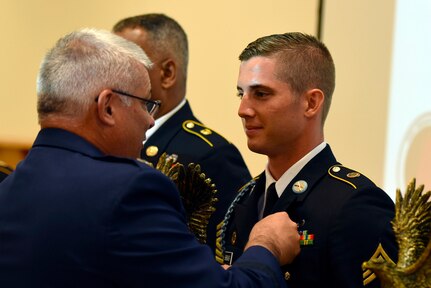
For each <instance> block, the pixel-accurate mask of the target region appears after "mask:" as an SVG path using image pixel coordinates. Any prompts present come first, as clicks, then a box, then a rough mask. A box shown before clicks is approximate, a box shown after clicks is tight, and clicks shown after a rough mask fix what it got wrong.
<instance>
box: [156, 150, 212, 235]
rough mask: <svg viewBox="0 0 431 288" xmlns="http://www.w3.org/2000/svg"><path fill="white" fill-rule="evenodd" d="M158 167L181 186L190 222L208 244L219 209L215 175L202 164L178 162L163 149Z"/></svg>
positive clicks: (191, 227) (181, 194)
mask: <svg viewBox="0 0 431 288" xmlns="http://www.w3.org/2000/svg"><path fill="white" fill-rule="evenodd" d="M156 169H157V170H159V171H161V172H162V173H163V174H165V175H166V176H168V177H169V178H170V179H171V180H172V181H173V182H174V183H175V184H176V185H177V187H178V190H179V191H180V197H181V200H182V203H183V206H184V208H185V211H186V217H187V224H188V227H189V229H190V231H191V232H192V233H193V234H194V235H195V236H196V238H197V239H198V240H199V242H201V243H203V244H205V243H206V239H207V226H208V222H209V218H210V217H211V215H212V214H213V213H214V211H215V210H216V209H215V207H214V205H215V203H216V202H217V201H218V199H217V198H216V193H217V189H216V187H215V184H213V183H211V179H210V178H207V177H206V175H205V173H203V172H202V171H201V167H200V165H199V164H194V163H190V164H189V165H188V166H187V167H184V165H183V164H181V163H178V162H177V157H176V155H167V154H166V153H163V154H162V155H161V156H160V158H159V161H158V163H157V165H156Z"/></svg>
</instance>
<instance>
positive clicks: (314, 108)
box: [305, 89, 325, 117]
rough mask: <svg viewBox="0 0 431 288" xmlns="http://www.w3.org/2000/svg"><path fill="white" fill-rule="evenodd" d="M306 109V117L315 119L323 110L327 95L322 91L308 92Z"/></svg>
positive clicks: (313, 90)
mask: <svg viewBox="0 0 431 288" xmlns="http://www.w3.org/2000/svg"><path fill="white" fill-rule="evenodd" d="M305 97H306V98H305V99H306V105H307V106H306V109H305V116H307V117H313V116H315V115H316V114H318V113H319V112H320V111H322V109H323V102H324V101H325V95H324V94H323V91H322V90H320V89H311V90H308V91H307V92H306V95H305Z"/></svg>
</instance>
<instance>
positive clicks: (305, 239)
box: [299, 230, 314, 246]
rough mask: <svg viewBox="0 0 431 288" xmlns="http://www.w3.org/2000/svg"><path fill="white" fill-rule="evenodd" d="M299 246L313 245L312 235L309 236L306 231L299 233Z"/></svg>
mask: <svg viewBox="0 0 431 288" xmlns="http://www.w3.org/2000/svg"><path fill="white" fill-rule="evenodd" d="M299 244H300V245H301V246H310V245H313V244H314V234H309V233H308V230H303V231H299Z"/></svg>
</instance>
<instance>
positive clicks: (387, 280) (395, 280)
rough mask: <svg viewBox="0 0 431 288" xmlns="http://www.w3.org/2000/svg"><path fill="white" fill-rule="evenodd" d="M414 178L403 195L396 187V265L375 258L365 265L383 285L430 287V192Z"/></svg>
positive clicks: (416, 287)
mask: <svg viewBox="0 0 431 288" xmlns="http://www.w3.org/2000/svg"><path fill="white" fill-rule="evenodd" d="M423 190H424V185H420V186H419V187H417V188H416V180H415V179H413V180H412V181H411V182H410V183H409V184H408V186H407V191H406V193H405V195H404V197H403V196H402V194H401V191H400V190H399V189H397V192H396V193H397V194H396V202H395V218H394V220H393V221H392V228H393V230H394V232H395V237H396V239H397V243H398V248H399V251H398V262H397V263H396V264H393V263H388V262H383V261H379V259H372V260H370V261H368V262H365V263H364V264H363V267H364V268H368V269H370V270H372V271H373V272H374V273H375V274H376V275H377V277H378V278H379V279H380V282H381V285H382V288H388V287H395V288H429V287H431V202H430V201H429V199H430V196H431V191H428V192H426V193H422V192H423Z"/></svg>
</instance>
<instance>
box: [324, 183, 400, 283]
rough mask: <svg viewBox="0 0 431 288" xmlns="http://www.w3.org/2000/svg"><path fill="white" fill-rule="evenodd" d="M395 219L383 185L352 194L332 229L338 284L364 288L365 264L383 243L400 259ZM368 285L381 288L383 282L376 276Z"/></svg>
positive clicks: (333, 269)
mask: <svg viewBox="0 0 431 288" xmlns="http://www.w3.org/2000/svg"><path fill="white" fill-rule="evenodd" d="M393 218H394V204H393V202H392V200H391V199H390V198H389V197H388V196H387V195H386V193H385V192H384V191H382V190H381V189H380V188H377V187H367V188H365V189H362V190H359V191H356V192H355V193H354V194H352V197H351V198H350V199H349V201H347V202H346V204H345V205H344V207H343V208H342V209H341V211H340V214H339V215H336V216H335V225H334V226H333V227H334V228H333V229H331V231H330V245H329V247H330V251H329V253H330V256H329V259H331V263H329V265H330V266H331V269H330V270H331V271H332V273H333V275H331V277H332V278H333V279H338V281H339V283H334V284H336V287H364V284H365V283H364V281H365V280H364V279H366V277H365V276H366V275H365V274H366V273H364V272H365V271H363V270H362V268H361V265H362V263H363V262H364V261H368V260H369V259H370V258H371V257H372V256H373V254H374V253H375V252H376V250H377V249H378V247H379V244H380V245H381V247H382V249H384V250H385V253H388V255H389V256H390V258H391V260H393V261H396V255H397V245H396V240H395V236H394V233H393V231H392V227H391V221H392V219H393ZM346 263H349V265H346ZM370 280H371V279H370ZM365 287H368V288H371V287H380V282H379V280H378V279H374V280H372V281H370V282H369V283H367V285H366V286H365Z"/></svg>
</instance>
